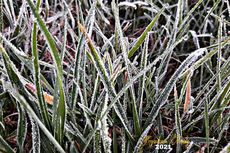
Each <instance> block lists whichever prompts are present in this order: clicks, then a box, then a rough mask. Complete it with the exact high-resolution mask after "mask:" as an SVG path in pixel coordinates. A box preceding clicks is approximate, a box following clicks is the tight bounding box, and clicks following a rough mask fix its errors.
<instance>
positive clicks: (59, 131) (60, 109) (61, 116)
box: [27, 0, 66, 143]
mask: <svg viewBox="0 0 230 153" xmlns="http://www.w3.org/2000/svg"><path fill="white" fill-rule="evenodd" d="M27 3H28V4H29V6H30V8H31V10H32V12H33V15H34V17H35V18H36V20H37V23H38V25H39V27H40V29H41V31H42V32H43V34H44V36H45V38H46V41H47V44H48V46H49V48H50V51H51V55H52V58H53V59H54V64H55V67H56V70H57V82H58V86H59V96H58V97H59V102H58V106H57V110H56V114H55V119H54V121H55V126H54V129H55V138H56V139H57V141H58V142H60V143H62V141H63V137H64V125H65V120H66V103H65V94H64V88H63V82H62V81H63V80H62V79H63V70H62V64H61V58H60V56H59V53H58V50H57V48H56V44H55V41H54V38H53V37H52V35H51V34H50V32H49V31H48V29H47V27H46V25H45V23H44V22H43V20H42V19H41V17H40V15H39V14H38V12H37V10H36V8H35V7H34V5H33V2H32V1H31V0H27Z"/></svg>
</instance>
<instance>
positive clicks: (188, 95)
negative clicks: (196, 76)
mask: <svg viewBox="0 0 230 153" xmlns="http://www.w3.org/2000/svg"><path fill="white" fill-rule="evenodd" d="M190 98H191V80H190V78H189V79H188V82H187V87H186V95H185V101H184V112H186V111H187V110H188V108H189V105H190Z"/></svg>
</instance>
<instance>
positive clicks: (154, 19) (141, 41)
mask: <svg viewBox="0 0 230 153" xmlns="http://www.w3.org/2000/svg"><path fill="white" fill-rule="evenodd" d="M164 9H165V8H162V9H161V10H160V11H159V13H158V14H157V15H156V16H155V17H154V18H153V20H152V21H151V22H150V24H149V25H148V26H147V27H146V29H145V31H144V32H143V33H142V34H141V36H140V37H139V38H138V39H137V41H136V43H135V44H134V45H133V47H132V48H131V49H130V50H129V52H128V58H130V57H132V56H133V55H134V53H135V52H136V51H137V49H138V48H139V47H140V46H141V44H142V43H143V42H144V40H145V38H146V36H147V34H148V32H149V31H151V30H152V28H153V26H154V24H155V23H156V22H157V21H158V19H159V17H160V15H161V14H162V13H163V12H164Z"/></svg>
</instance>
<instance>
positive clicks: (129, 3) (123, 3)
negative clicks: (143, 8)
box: [118, 2, 137, 10]
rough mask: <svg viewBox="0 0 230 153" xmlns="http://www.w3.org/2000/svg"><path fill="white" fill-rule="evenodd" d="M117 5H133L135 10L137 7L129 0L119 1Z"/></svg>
mask: <svg viewBox="0 0 230 153" xmlns="http://www.w3.org/2000/svg"><path fill="white" fill-rule="evenodd" d="M118 6H119V7H120V6H129V7H133V8H134V9H135V10H136V9H137V6H136V5H135V4H133V3H131V2H120V3H119V4H118Z"/></svg>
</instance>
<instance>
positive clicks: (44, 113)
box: [31, 0, 51, 130]
mask: <svg viewBox="0 0 230 153" xmlns="http://www.w3.org/2000/svg"><path fill="white" fill-rule="evenodd" d="M40 3H41V0H38V1H37V6H36V10H37V11H39V6H40ZM31 43H32V44H31V46H32V55H33V57H34V60H33V69H34V84H35V85H36V95H37V98H38V103H39V108H40V112H41V115H42V119H43V121H44V123H45V125H46V127H47V128H48V129H49V130H51V124H50V123H51V122H50V119H49V114H48V110H47V105H46V103H45V100H44V96H43V91H42V88H41V79H40V76H41V73H40V68H39V59H38V50H37V23H36V22H34V25H33V30H32V41H31Z"/></svg>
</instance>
